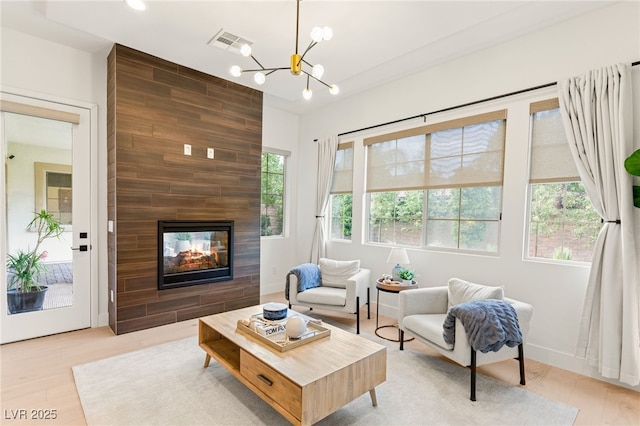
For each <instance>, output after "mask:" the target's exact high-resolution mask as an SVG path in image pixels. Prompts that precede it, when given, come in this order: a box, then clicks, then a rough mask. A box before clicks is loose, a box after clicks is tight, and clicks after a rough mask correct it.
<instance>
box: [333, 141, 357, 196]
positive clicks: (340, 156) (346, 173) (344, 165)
mask: <svg viewBox="0 0 640 426" xmlns="http://www.w3.org/2000/svg"><path fill="white" fill-rule="evenodd" d="M352 192H353V142H346V143H340V144H338V151H337V152H336V162H335V167H334V169H333V183H332V185H331V193H332V194H350V193H352Z"/></svg>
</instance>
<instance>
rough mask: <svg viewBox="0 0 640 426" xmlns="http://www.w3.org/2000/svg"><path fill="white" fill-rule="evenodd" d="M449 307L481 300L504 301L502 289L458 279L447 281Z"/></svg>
mask: <svg viewBox="0 0 640 426" xmlns="http://www.w3.org/2000/svg"><path fill="white" fill-rule="evenodd" d="M448 297H449V307H451V306H455V305H459V304H460V303H466V302H471V301H474V300H482V299H496V300H504V287H489V286H485V285H480V284H474V283H470V282H468V281H464V280H461V279H459V278H451V279H450V280H449V291H448Z"/></svg>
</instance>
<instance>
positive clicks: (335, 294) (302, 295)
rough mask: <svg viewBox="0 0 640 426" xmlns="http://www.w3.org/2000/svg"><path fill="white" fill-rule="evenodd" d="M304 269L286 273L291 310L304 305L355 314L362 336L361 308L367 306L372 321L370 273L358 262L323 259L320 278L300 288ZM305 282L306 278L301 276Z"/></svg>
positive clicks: (357, 329)
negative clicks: (301, 271) (293, 306)
mask: <svg viewBox="0 0 640 426" xmlns="http://www.w3.org/2000/svg"><path fill="white" fill-rule="evenodd" d="M301 266H303V265H300V266H298V267H296V268H292V270H291V271H290V272H289V273H288V274H287V287H286V289H287V291H288V295H287V296H288V300H289V308H291V306H292V305H301V306H306V307H308V308H311V309H313V308H318V309H329V310H333V311H340V312H348V313H350V314H356V332H357V333H358V334H360V307H361V306H362V305H364V304H366V305H367V318H371V308H370V306H371V305H370V297H369V283H370V280H371V271H370V270H369V269H364V268H360V261H359V260H348V261H339V260H332V259H326V258H322V259H320V260H319V261H318V269H319V274H318V277H317V278H320V279H319V280H318V279H316V278H314V279H313V282H305V283H304V285H303V286H301V285H300V282H299V280H300V273H299V270H300V267H301ZM304 266H307V267H309V266H311V265H310V264H305V265H304ZM307 269H308V268H307ZM302 279H305V278H304V277H302ZM303 287H306V289H304V288H303ZM309 287H311V288H309Z"/></svg>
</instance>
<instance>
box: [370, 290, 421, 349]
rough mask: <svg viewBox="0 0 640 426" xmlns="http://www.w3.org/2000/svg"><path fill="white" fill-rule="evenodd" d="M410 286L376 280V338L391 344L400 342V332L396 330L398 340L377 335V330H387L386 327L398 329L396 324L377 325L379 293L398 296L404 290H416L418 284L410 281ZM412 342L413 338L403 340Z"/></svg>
mask: <svg viewBox="0 0 640 426" xmlns="http://www.w3.org/2000/svg"><path fill="white" fill-rule="evenodd" d="M411 283H412V284H411V285H404V284H402V283H398V284H385V283H384V281H383V279H382V278H378V280H377V281H376V290H377V294H376V331H375V333H376V336H378V337H380V338H382V339H385V340H389V341H391V342H399V341H400V330H398V339H397V340H396V339H390V338H388V337H384V336H381V335H380V334H378V330H380V329H381V328H387V327H395V328H397V327H398V324H397V323H395V324H387V325H379V324H378V318H379V317H380V315H379V311H380V292H381V291H383V292H385V293H394V294H398V293H400V292H401V291H404V290H411V289H414V288H418V284H417V283H416V282H415V281H411ZM412 340H413V337H411V338H409V339H405V340H404V341H405V342H410V341H412Z"/></svg>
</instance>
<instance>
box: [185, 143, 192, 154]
mask: <svg viewBox="0 0 640 426" xmlns="http://www.w3.org/2000/svg"><path fill="white" fill-rule="evenodd" d="M184 155H191V145H189V144H187V143H185V144H184Z"/></svg>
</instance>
